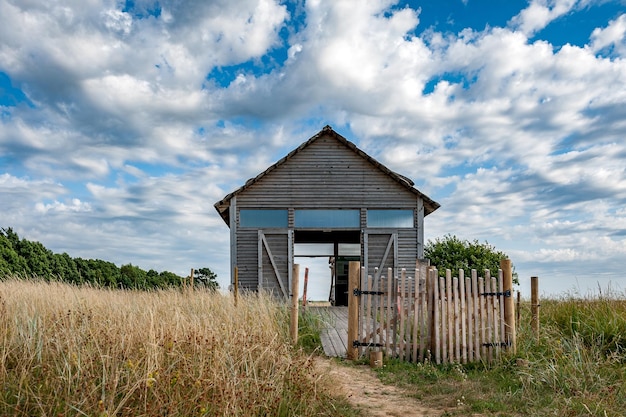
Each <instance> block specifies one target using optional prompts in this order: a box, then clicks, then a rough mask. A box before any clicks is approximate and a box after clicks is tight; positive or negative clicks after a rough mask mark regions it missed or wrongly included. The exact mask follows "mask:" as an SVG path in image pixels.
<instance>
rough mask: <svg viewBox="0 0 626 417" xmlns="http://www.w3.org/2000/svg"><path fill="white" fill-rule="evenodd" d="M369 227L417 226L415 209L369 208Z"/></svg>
mask: <svg viewBox="0 0 626 417" xmlns="http://www.w3.org/2000/svg"><path fill="white" fill-rule="evenodd" d="M367 227H392V228H411V227H415V226H414V219H413V210H367Z"/></svg>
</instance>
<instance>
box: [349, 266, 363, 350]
mask: <svg viewBox="0 0 626 417" xmlns="http://www.w3.org/2000/svg"><path fill="white" fill-rule="evenodd" d="M360 275H361V262H358V261H350V263H349V264H348V346H347V347H346V349H347V352H346V356H347V357H348V359H350V360H353V361H354V360H357V359H358V358H359V350H358V348H357V347H356V346H353V345H352V343H353V342H354V341H355V340H358V339H359V295H358V294H357V293H356V292H355V291H354V290H358V289H359V284H360Z"/></svg>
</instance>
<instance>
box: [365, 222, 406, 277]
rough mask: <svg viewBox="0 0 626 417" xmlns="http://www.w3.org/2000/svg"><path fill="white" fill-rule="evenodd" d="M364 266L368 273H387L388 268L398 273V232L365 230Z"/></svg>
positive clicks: (373, 274) (378, 275)
mask: <svg viewBox="0 0 626 417" xmlns="http://www.w3.org/2000/svg"><path fill="white" fill-rule="evenodd" d="M363 264H364V265H363V266H364V267H365V273H366V275H372V276H375V275H376V274H375V272H374V271H375V269H376V268H378V274H377V276H376V277H377V278H378V277H380V274H383V273H384V274H386V273H387V269H388V268H392V269H393V271H394V274H395V273H397V271H396V268H397V266H398V233H397V232H395V231H393V232H391V231H390V232H383V231H376V232H372V231H365V233H364V234H363Z"/></svg>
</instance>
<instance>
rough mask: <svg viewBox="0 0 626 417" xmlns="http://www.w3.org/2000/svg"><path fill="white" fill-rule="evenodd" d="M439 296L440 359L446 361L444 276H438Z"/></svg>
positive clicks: (446, 319) (446, 337)
mask: <svg viewBox="0 0 626 417" xmlns="http://www.w3.org/2000/svg"><path fill="white" fill-rule="evenodd" d="M439 297H440V298H441V361H442V362H443V363H448V301H447V299H446V281H445V278H444V277H440V278H439Z"/></svg>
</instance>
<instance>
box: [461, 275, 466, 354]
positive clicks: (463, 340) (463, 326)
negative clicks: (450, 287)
mask: <svg viewBox="0 0 626 417" xmlns="http://www.w3.org/2000/svg"><path fill="white" fill-rule="evenodd" d="M459 298H460V300H461V307H460V308H461V362H462V363H467V311H466V308H467V300H466V299H465V271H463V270H462V269H459Z"/></svg>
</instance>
